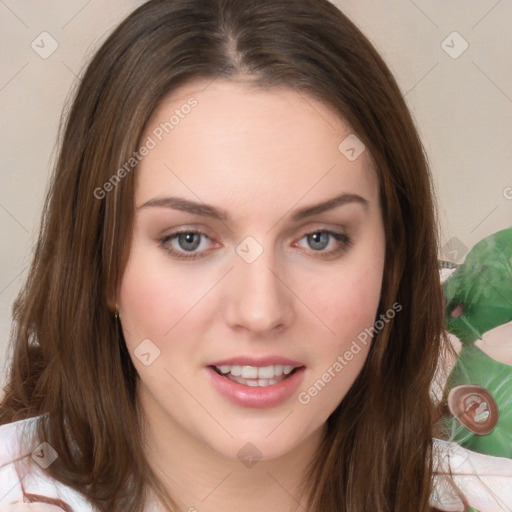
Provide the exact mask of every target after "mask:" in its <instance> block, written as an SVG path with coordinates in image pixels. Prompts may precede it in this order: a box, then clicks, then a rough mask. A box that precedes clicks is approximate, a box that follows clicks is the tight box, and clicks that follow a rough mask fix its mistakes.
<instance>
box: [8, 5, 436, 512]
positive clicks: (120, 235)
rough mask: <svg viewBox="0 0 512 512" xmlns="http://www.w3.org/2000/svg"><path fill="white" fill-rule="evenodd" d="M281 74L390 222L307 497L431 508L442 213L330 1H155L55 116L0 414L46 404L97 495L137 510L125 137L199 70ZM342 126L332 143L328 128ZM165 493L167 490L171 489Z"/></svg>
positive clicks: (107, 48)
mask: <svg viewBox="0 0 512 512" xmlns="http://www.w3.org/2000/svg"><path fill="white" fill-rule="evenodd" d="M218 77H222V78H226V79H231V80H242V79H243V80H244V81H246V82H248V83H251V84H254V85H255V86H257V87H265V88H267V87H273V86H285V87H289V88H293V89H295V90H296V91H298V92H300V93H301V94H304V95H309V96H310V97H312V98H315V99H318V100H320V101H323V102H325V103H326V104H327V105H329V106H330V108H332V109H333V110H334V111H335V112H337V113H338V114H339V115H340V116H341V117H342V118H343V119H344V120H345V121H346V122H348V124H349V125H350V126H351V127H352V129H353V131H354V132H355V133H357V135H358V137H359V138H360V139H361V140H362V141H363V143H364V144H365V145H366V147H367V149H368V150H369V151H370V153H371V155H372V157H373V159H374V160H375V162H376V163H377V171H378V176H379V181H380V192H381V204H382V209H383V218H384V225H385V236H386V254H385V269H384V276H383V284H382V296H381V301H380V304H379V310H378V312H377V318H378V317H380V315H381V314H383V313H384V312H386V311H388V310H390V308H392V307H393V306H392V305H393V304H394V303H395V302H398V303H399V304H400V305H401V306H402V311H401V312H400V313H399V314H396V316H395V317H394V318H393V319H392V320H391V321H389V322H387V323H386V325H385V327H384V328H383V329H382V330H380V331H378V332H377V333H376V335H375V337H374V340H373V343H372V346H371V349H370V352H369V355H368V358H367V360H366V363H365V365H364V367H363V369H362V371H361V373H360V375H359V376H358V378H357V380H356V382H355V383H354V385H353V386H352V388H351V389H350V391H349V392H348V394H347V395H346V397H345V398H344V399H343V401H342V402H341V403H340V404H339V406H338V407H337V409H336V410H335V411H334V412H333V413H332V415H331V416H330V417H329V418H328V421H327V423H328V429H327V435H326V437H325V439H324V440H323V442H322V444H321V448H320V450H319V451H318V453H317V456H316V457H315V460H314V461H313V464H312V465H311V466H310V468H311V469H310V472H309V474H308V475H307V481H306V482H305V485H304V489H305V490H307V493H308V496H309V497H310V507H309V510H310V511H311V512H320V511H322V512H334V511H336V512H339V511H358V512H362V511H371V512H375V511H377V512H388V511H400V512H404V511H408V510H410V511H414V512H418V511H422V512H423V511H427V510H431V509H430V506H429V495H430V492H431V486H432V460H431V449H432V436H433V435H434V430H433V429H434V427H433V425H434V421H435V418H436V417H435V407H434V404H433V402H432V398H431V394H430V386H431V383H432V380H433V377H434V373H435V369H436V364H437V361H438V358H439V355H440V351H441V348H442V346H443V340H444V337H443V335H442V324H443V303H442V300H443V299H442V292H441V287H440V284H439V274H438V268H437V243H438V240H437V237H438V233H437V225H436V219H435V210H434V195H433V191H432V186H431V178H430V175H429V171H428V165H427V161H426V157H425V154H424V151H423V148H422V145H421V142H420V140H419V137H418V134H417V131H416V129H415V126H414V123H413V120H412V118H411V115H410V113H409V111H408V109H407V106H406V104H405V101H404V99H403V96H402V94H401V92H400V90H399V87H398V86H397V84H396V82H395V80H394V78H393V76H392V74H391V72H390V71H389V69H388V67H387V66H386V64H385V63H384V61H383V60H382V58H381V57H380V56H379V55H378V53H377V51H376V50H375V49H374V47H373V46H372V45H371V43H370V42H369V41H368V40H367V39H366V37H365V36H364V35H363V34H362V33H361V32H360V31H359V30H358V29H357V28H356V26H355V25H354V24H353V23H352V22H351V21H350V20H349V19H347V18H346V17H345V16H344V15H343V14H342V13H341V12H340V11H339V10H338V9H337V8H336V7H335V6H333V5H332V4H330V3H329V2H328V1H327V0H258V1H257V2H249V1H247V0H151V1H149V2H147V3H145V4H144V5H142V6H141V7H139V8H138V9H137V10H136V11H134V12H133V13H132V14H131V15H130V16H129V17H128V18H127V19H126V20H125V21H123V22H122V23H121V25H120V26H119V27H118V28H117V29H116V30H115V31H114V32H113V33H112V34H111V35H110V36H109V37H108V39H107V40H106V41H105V42H104V43H103V45H102V46H101V47H100V48H99V50H98V51H97V52H96V54H95V55H94V57H93V59H92V61H91V62H90V64H89V65H88V67H87V69H86V71H85V74H84V76H83V78H82V80H81V82H80V84H79V86H78V88H77V91H76V94H75V97H74V101H73V103H72V105H71V108H70V111H69V114H68V116H67V120H66V123H65V124H64V125H63V131H62V133H63V136H62V140H61V144H60V153H59V157H58V161H57V164H56V168H55V172H54V174H53V177H52V181H51V184H50V189H49V193H48V196H47V200H46V203H45V208H44V212H43V217H42V223H41V229H40V236H39V240H38V243H37V247H36V250H35V254H34V258H33V262H32V267H31V270H30V273H29V276H28V279H27V282H26V284H25V286H24V288H23V289H22V291H21V292H20V294H19V296H18V298H17V300H16V302H15V305H14V307H13V315H14V322H13V330H12V337H11V344H12V345H11V346H12V349H13V356H12V364H11V366H10V371H9V375H8V380H7V385H6V388H5V391H6V397H5V399H4V401H3V403H2V404H1V406H0V424H3V423H7V422H12V421H15V420H19V419H24V418H28V417H32V416H36V415H40V414H43V413H48V414H47V415H45V416H44V421H43V419H42V420H41V421H39V422H38V434H39V436H40V438H41V439H44V440H46V441H47V442H48V443H50V444H51V445H52V446H53V447H54V448H55V450H56V451H57V452H58V454H59V457H58V459H57V460H56V461H55V462H54V463H53V464H52V465H50V466H49V468H48V469H47V470H46V471H47V472H48V474H49V475H51V476H52V477H54V478H56V479H57V480H59V481H61V482H63V483H64V484H66V485H68V486H71V487H73V488H75V489H76V490H78V491H79V492H81V493H82V494H84V495H85V496H87V498H88V499H89V500H90V501H91V502H92V503H93V504H94V505H95V506H96V507H97V508H98V509H99V510H101V511H107V510H130V511H134V512H139V511H142V510H143V505H144V501H145V499H146V490H147V488H148V486H151V488H152V489H153V490H155V491H156V492H157V494H158V495H159V496H160V497H162V499H163V496H164V495H165V493H164V491H163V487H162V485H161V484H160V483H159V482H158V480H157V478H156V477H155V475H154V473H153V472H152V471H151V469H150V467H149V465H148V463H147V461H146V460H145V457H144V453H143V445H142V437H141V417H140V413H139V411H138V407H137V403H136V400H135V397H136V386H137V379H138V375H137V372H136V370H135V367H134V366H133V364H132V361H131V359H130V356H129V354H128V352H127V349H126V346H125V343H124V339H123V336H122V332H121V331H120V329H119V326H118V324H117V321H116V318H115V316H114V315H113V312H112V310H113V306H114V304H115V297H116V292H117V289H118V286H119V283H120V280H121V278H122V275H123V269H124V267H125V264H126V261H127V258H128V249H129V247H130V241H131V235H132V229H133V224H132V222H133V215H134V204H133V199H134V183H135V181H134V173H135V172H136V171H132V172H127V173H126V176H124V177H123V179H122V180H121V181H120V182H119V183H117V184H116V186H115V187H113V190H112V191H110V192H109V193H108V194H105V196H104V197H103V198H101V199H98V198H97V195H98V194H95V193H94V191H95V190H97V189H98V188H101V187H102V186H103V185H104V184H105V183H106V182H107V181H108V180H109V179H110V178H111V177H112V175H113V174H114V173H115V172H116V171H117V170H118V169H119V168H121V167H122V166H123V165H124V164H125V163H126V162H127V161H128V160H129V159H130V158H131V157H133V152H134V151H136V150H137V149H138V147H139V144H140V137H141V134H142V133H143V130H144V128H145V126H146V123H147V122H148V119H149V117H150V115H151V113H152V112H153V111H154V109H155V108H156V107H157V106H158V104H159V102H160V101H161V100H162V99H163V98H164V96H165V95H166V94H167V93H168V92H169V91H171V90H173V89H174V88H176V87H177V86H178V85H181V84H183V83H185V82H187V81H189V80H192V79H196V78H210V79H212V80H213V79H215V78H218ZM340 142H341V141H340ZM166 502H167V503H173V501H172V500H171V499H170V498H168V499H167V501H166Z"/></svg>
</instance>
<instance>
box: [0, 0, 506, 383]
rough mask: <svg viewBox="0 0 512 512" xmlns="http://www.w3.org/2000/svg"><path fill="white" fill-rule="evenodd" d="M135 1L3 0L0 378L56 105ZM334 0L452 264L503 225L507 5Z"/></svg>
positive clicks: (49, 155)
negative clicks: (389, 90) (361, 51)
mask: <svg viewBox="0 0 512 512" xmlns="http://www.w3.org/2000/svg"><path fill="white" fill-rule="evenodd" d="M141 3H142V2H140V0H139V1H129V0H111V1H109V2H100V1H99V0H89V1H87V0H81V1H78V2H77V1H69V0H67V1H64V0H46V1H45V2H40V1H39V0H23V1H15V0H4V1H2V2H0V40H1V41H0V42H1V47H2V48H3V53H2V66H1V68H0V105H1V112H2V124H1V126H0V143H1V145H2V147H1V153H0V160H1V162H2V167H1V174H0V233H1V245H0V260H1V263H2V264H1V268H0V379H2V380H3V375H4V372H5V362H6V350H7V340H8V335H9V330H10V310H11V306H12V302H13V300H14V298H15V295H16V293H17V291H18V290H19V287H20V286H21V284H22V281H23V278H24V277H25V276H26V272H27V266H28V264H29V262H30V256H31V251H32V248H33V244H34V241H35V236H36V233H37V230H38V225H39V217H40V214H41V207H42V201H43V198H44V194H45V191H46V186H47V181H48V177H49V172H50V169H51V162H52V159H53V158H54V156H55V141H56V134H57V128H58V124H59V118H60V112H61V110H62V107H63V105H64V102H65V100H66V98H67V97H68V94H69V91H70V90H71V87H72V86H73V85H74V84H75V82H76V77H77V75H79V73H80V70H81V69H82V65H83V64H84V62H86V61H87V59H88V56H89V55H90V53H91V51H93V49H94V48H96V47H97V45H98V43H99V42H101V41H102V40H103V38H104V37H105V34H106V33H108V32H109V31H110V30H111V29H112V27H113V26H114V25H115V24H116V23H117V22H118V21H120V20H121V19H122V18H123V17H124V16H125V15H126V14H128V13H129V12H130V11H132V10H133V9H134V8H135V7H137V6H138V5H140V4H141ZM335 3H336V4H337V5H338V6H339V7H340V8H341V9H342V10H343V11H344V12H345V13H346V14H347V15H348V16H349V17H350V18H351V19H352V20H353V21H354V22H355V23H356V24H357V25H358V26H359V27H360V28H361V29H362V31H363V32H364V33H365V34H366V35H367V36H368V38H369V39H370V40H371V41H372V42H373V43H374V44H375V45H376V47H377V49H378V50H379V51H380V52H381V54H382V55H383V57H384V59H385V60H386V61H387V63H388V64H389V66H390V68H391V69H392V71H393V72H394V73H395V76H396V78H397V80H398V83H399V85H400V87H401V89H402V91H403V92H404V93H405V94H406V99H407V102H408V104H409V106H410V108H411V110H412V112H413V115H414V118H415V119H416V122H417V125H418V128H419V130H420V133H421V135H422V138H423V142H424V146H425V149H426V151H427V153H428V156H429V159H430V162H431V167H432V171H433V175H434V178H435V185H436V187H437V193H438V199H439V206H440V212H439V213H440V220H441V228H442V241H443V244H445V243H447V242H449V241H450V240H451V243H450V244H451V245H449V248H450V249H452V250H454V252H451V253H445V254H444V257H445V258H447V259H450V258H451V259H459V260H460V259H462V258H463V257H464V254H465V248H468V249H469V248H471V247H472V246H473V245H474V244H475V243H476V242H477V241H478V240H480V239H481V238H483V237H484V236H486V235H488V234H491V233H493V232H495V231H497V230H499V229H502V228H504V227H507V226H509V225H511V224H512V188H508V187H512V172H511V162H512V144H511V141H510V134H512V59H511V57H510V49H511V48H512V23H511V20H512V2H511V1H510V0H500V1H497V0H489V1H485V0H479V1H476V0H453V1H451V2H446V0H432V1H425V0H424V1H420V0H415V1H414V2H413V1H412V0H410V1H408V0H398V1H393V2H392V1H391V0H372V1H370V0H353V1H348V0H336V2H335ZM43 32H46V33H48V34H49V35H42V36H40V34H41V33H43ZM453 32H457V33H458V34H460V36H458V35H451V34H452V33H453ZM448 36H449V37H448ZM41 40H42V41H41ZM443 41H445V42H444V43H443ZM56 44H58V47H57V48H56V50H55V51H54V52H53V53H52V54H51V55H49V56H48V55H46V54H45V52H46V53H49V52H50V51H51V50H52V45H56ZM466 44H467V45H468V47H467V49H466V50H465V51H464V52H463V53H461V54H460V55H458V54H459V53H460V52H461V50H463V49H464V47H465V45H466ZM32 45H33V47H34V48H33V47H32ZM38 52H39V53H38ZM450 54H451V55H450ZM42 57H46V58H42ZM454 57H456V58H454ZM454 239H456V240H455V241H454Z"/></svg>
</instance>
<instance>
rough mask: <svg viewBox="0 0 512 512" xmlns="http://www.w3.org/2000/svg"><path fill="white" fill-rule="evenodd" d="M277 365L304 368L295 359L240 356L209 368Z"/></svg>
mask: <svg viewBox="0 0 512 512" xmlns="http://www.w3.org/2000/svg"><path fill="white" fill-rule="evenodd" d="M275 364H281V365H283V366H295V367H300V366H304V365H303V364H302V363H300V362H299V361H294V360H293V359H288V358H287V357H282V356H265V357H255V356H238V357H231V358H230V359H222V360H219V361H215V362H213V363H210V364H209V365H208V366H273V365H275Z"/></svg>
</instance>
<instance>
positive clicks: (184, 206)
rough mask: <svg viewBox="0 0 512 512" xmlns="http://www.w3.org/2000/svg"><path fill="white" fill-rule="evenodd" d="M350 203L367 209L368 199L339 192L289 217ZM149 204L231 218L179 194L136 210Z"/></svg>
mask: <svg viewBox="0 0 512 512" xmlns="http://www.w3.org/2000/svg"><path fill="white" fill-rule="evenodd" d="M351 203H356V204H360V205H362V206H363V207H364V208H365V209H366V210H367V209H368V200H367V199H365V198H364V197H361V196H360V195H358V194H348V193H343V194H340V195H339V196H336V197H333V198H332V199H328V200H327V201H323V202H322V203H318V204H315V205H311V206H306V207H305V208H301V209H299V210H297V211H296V212H294V213H293V215H292V216H291V219H292V221H293V222H297V221H300V220H302V219H305V218H307V217H312V216H313V215H318V214H319V213H323V212H326V211H328V210H332V209H334V208H337V207H338V206H343V205H347V204H351ZM150 206H158V207H163V208H172V209H174V210H181V211H184V212H187V213H191V214H195V215H201V216H204V217H211V218H214V219H217V220H221V221H227V222H229V221H230V218H231V217H230V215H229V214H228V212H227V211H226V210H224V209H222V208H218V207H216V206H213V205H210V204H206V203H197V202H195V201H191V200H189V199H185V198H184V197H179V196H171V197H161V198H154V199H150V200H149V201H146V202H145V203H143V204H141V205H140V206H138V207H137V210H139V209H141V208H147V207H150Z"/></svg>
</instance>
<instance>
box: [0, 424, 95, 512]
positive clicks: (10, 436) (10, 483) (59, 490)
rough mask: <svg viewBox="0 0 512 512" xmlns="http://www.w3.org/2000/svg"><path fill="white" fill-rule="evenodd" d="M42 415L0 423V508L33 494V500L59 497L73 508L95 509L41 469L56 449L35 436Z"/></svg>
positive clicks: (72, 490) (82, 509)
mask: <svg viewBox="0 0 512 512" xmlns="http://www.w3.org/2000/svg"><path fill="white" fill-rule="evenodd" d="M42 418H43V415H42V416H35V417H33V418H28V419H25V420H20V421H16V422H13V423H8V424H5V425H1V426H0V509H1V510H3V506H5V505H8V504H12V503H16V502H23V500H24V494H25V495H33V497H32V498H31V500H33V501H36V500H37V501H43V500H39V498H36V496H37V497H43V498H52V499H54V500H61V501H62V502H64V503H66V504H68V505H69V510H70V511H72V512H74V511H80V512H82V511H83V512H94V511H95V510H96V509H95V508H94V507H93V506H92V505H91V504H90V503H88V502H87V500H86V499H85V497H84V496H82V495H81V494H79V493H77V492H76V491H75V490H74V489H71V488H70V487H67V486H65V485H64V484H62V483H61V482H58V481H56V480H54V479H53V478H51V477H49V476H48V475H47V474H46V473H45V472H44V469H45V468H47V467H48V466H49V465H50V464H51V463H52V462H53V461H54V460H55V459H56V458H57V457H58V453H57V452H56V451H55V450H54V449H53V448H52V447H51V446H50V445H49V444H48V443H45V442H39V440H38V439H37V438H36V435H35V434H36V433H35V427H36V425H37V423H38V421H39V420H41V419H42ZM17 461H19V463H20V464H19V465H18V464H15V462H17ZM25 463H26V464H25ZM25 467H26V471H25Z"/></svg>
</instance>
